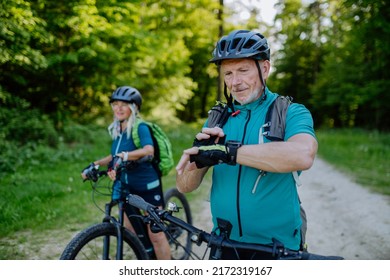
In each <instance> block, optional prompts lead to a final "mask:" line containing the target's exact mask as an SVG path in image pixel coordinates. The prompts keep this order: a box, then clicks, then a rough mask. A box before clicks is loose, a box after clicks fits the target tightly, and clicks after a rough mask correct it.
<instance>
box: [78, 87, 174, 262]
mask: <svg viewBox="0 0 390 280" xmlns="http://www.w3.org/2000/svg"><path fill="white" fill-rule="evenodd" d="M110 104H111V108H112V110H113V113H114V121H113V123H112V124H110V126H109V127H108V131H109V133H110V135H111V137H112V139H113V142H112V146H111V154H110V155H108V156H106V157H104V158H102V159H99V160H96V161H94V162H93V163H91V164H90V165H89V166H88V167H86V168H85V169H84V170H83V172H82V174H81V176H82V178H83V179H86V178H87V175H88V172H90V170H91V169H92V168H93V167H94V166H96V165H99V166H108V170H109V171H108V175H109V177H110V178H111V179H112V180H113V181H114V183H113V194H112V199H113V200H117V199H119V198H124V197H126V195H127V194H129V193H132V194H137V195H139V196H141V197H142V198H144V199H145V200H146V201H147V202H149V203H151V204H153V205H155V206H161V207H162V206H163V204H164V201H163V191H162V185H161V178H160V176H159V175H158V173H157V171H156V169H155V168H154V167H153V165H152V162H151V161H149V160H144V161H139V160H140V159H142V158H147V157H152V156H153V155H154V146H153V139H152V135H151V133H150V131H149V128H148V127H147V125H146V124H143V123H141V124H140V125H139V127H138V135H139V138H140V141H141V148H140V149H137V148H136V146H135V144H134V141H133V139H132V136H131V130H132V127H133V125H134V123H135V121H136V117H137V114H138V112H139V110H140V109H141V105H142V96H141V94H140V92H139V91H138V90H137V89H135V88H133V87H130V86H122V87H119V88H117V89H116V90H115V91H114V92H113V94H112V95H111V98H110ZM118 157H119V158H121V159H122V160H123V161H124V162H129V163H132V164H129V165H128V166H129V168H127V169H126V170H124V171H122V172H121V173H120V174H119V177H120V178H116V177H117V174H116V171H115V170H114V169H113V168H112V167H113V164H114V159H116V158H118ZM125 211H126V209H125ZM126 212H127V211H126ZM125 226H126V227H127V228H128V229H129V230H131V231H133V232H134V229H133V227H132V226H131V223H130V221H129V220H128V218H127V216H126V215H125ZM149 236H150V239H151V241H152V243H153V248H154V251H155V253H156V257H157V259H170V258H171V257H170V247H169V244H168V241H167V239H166V237H165V234H164V233H163V232H159V233H152V232H151V231H150V228H149Z"/></svg>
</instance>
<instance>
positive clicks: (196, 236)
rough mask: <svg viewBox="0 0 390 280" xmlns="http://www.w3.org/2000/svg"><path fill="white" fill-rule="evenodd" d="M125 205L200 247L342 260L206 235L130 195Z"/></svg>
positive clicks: (280, 257)
mask: <svg viewBox="0 0 390 280" xmlns="http://www.w3.org/2000/svg"><path fill="white" fill-rule="evenodd" d="M127 203H129V204H130V205H132V206H134V207H136V208H139V209H141V210H144V211H146V212H148V213H149V214H150V216H151V218H152V220H153V221H154V222H156V223H157V224H161V221H163V220H166V221H168V222H171V223H173V224H175V225H177V226H179V227H181V228H183V229H184V230H186V231H188V232H189V233H191V234H192V236H193V238H192V240H193V241H194V242H196V243H197V245H200V244H201V243H202V242H206V243H207V244H208V246H218V247H224V248H231V249H238V250H248V251H258V252H263V253H269V254H272V255H274V256H276V257H277V258H278V259H286V260H287V259H291V260H342V259H343V258H342V257H339V256H322V255H317V254H312V253H308V252H303V251H294V250H289V249H286V248H284V246H283V244H279V245H277V246H275V245H273V246H272V245H261V244H254V243H243V242H238V241H235V240H231V239H227V238H225V237H224V236H220V235H216V234H211V233H207V232H205V231H203V230H201V229H198V228H196V227H194V226H192V225H190V224H188V223H186V222H185V221H183V220H181V219H179V218H176V217H174V216H172V214H171V213H170V212H168V211H166V210H162V209H159V208H158V207H155V206H153V205H152V204H150V203H148V202H146V201H145V200H144V199H143V198H142V197H140V196H137V195H133V194H130V195H128V196H127Z"/></svg>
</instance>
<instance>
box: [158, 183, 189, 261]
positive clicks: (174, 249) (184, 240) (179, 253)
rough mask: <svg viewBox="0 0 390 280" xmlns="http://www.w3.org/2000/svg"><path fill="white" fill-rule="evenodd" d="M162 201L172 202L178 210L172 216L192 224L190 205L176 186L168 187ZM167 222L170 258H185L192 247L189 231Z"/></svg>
mask: <svg viewBox="0 0 390 280" xmlns="http://www.w3.org/2000/svg"><path fill="white" fill-rule="evenodd" d="M164 201H165V204H166V205H168V202H174V203H175V204H176V205H177V206H178V207H179V210H180V211H179V212H175V214H174V216H175V217H178V218H180V219H182V220H184V221H185V222H187V223H188V224H191V225H192V214H191V209H190V205H189V203H188V201H187V199H186V198H185V196H184V195H183V194H182V193H180V192H179V191H178V190H177V189H176V188H171V189H168V190H167V191H166V192H165V194H164ZM167 224H168V232H169V234H166V235H167V238H168V242H169V245H170V247H171V257H172V259H174V260H187V259H188V258H189V256H190V253H191V248H192V241H191V235H190V234H189V232H187V231H185V230H183V229H182V228H180V227H178V226H176V225H173V224H170V223H167Z"/></svg>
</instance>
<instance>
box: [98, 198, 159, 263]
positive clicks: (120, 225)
mask: <svg viewBox="0 0 390 280" xmlns="http://www.w3.org/2000/svg"><path fill="white" fill-rule="evenodd" d="M125 204H126V202H125V201H123V200H120V201H118V202H116V201H111V202H109V203H107V204H106V205H105V217H104V218H103V222H111V223H113V224H114V225H115V227H116V230H117V252H116V258H117V259H118V260H122V259H123V231H124V230H128V229H126V228H125V226H124V215H125V214H127V213H126V212H125V209H124V206H125ZM116 205H117V206H118V220H117V219H116V218H115V217H113V216H112V215H111V212H112V208H113V207H114V206H116ZM129 209H130V210H131V213H130V215H129V216H128V218H129V220H130V222H131V224H132V226H133V228H134V231H135V234H136V235H137V237H138V238H139V239H140V241H141V243H142V244H143V245H144V247H145V251H146V252H147V253H148V255H149V258H150V259H155V258H156V256H155V253H154V248H153V245H152V242H151V241H150V238H149V235H148V230H147V225H146V223H145V222H144V220H143V219H145V217H143V215H142V213H141V211H140V210H139V209H138V208H136V207H134V206H130V207H129ZM103 242H104V244H103V259H108V252H109V248H110V238H109V236H106V237H105V238H104V241H103Z"/></svg>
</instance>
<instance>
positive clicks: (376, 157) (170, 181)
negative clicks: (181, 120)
mask: <svg viewBox="0 0 390 280" xmlns="http://www.w3.org/2000/svg"><path fill="white" fill-rule="evenodd" d="M199 127H200V124H192V125H188V124H180V125H171V126H169V127H164V130H165V131H166V132H167V134H168V135H169V137H170V139H171V142H172V146H173V152H174V159H175V163H177V162H178V160H179V159H180V156H181V153H182V151H183V150H184V149H186V148H188V147H190V146H191V144H192V141H193V139H194V135H195V133H196V132H197V131H198V130H199ZM82 131H83V133H85V131H88V133H87V134H86V135H85V137H78V138H77V139H78V140H77V141H75V142H74V143H72V144H67V145H65V144H63V145H62V146H61V147H60V148H58V149H56V150H48V149H43V150H44V151H45V152H44V153H42V160H40V161H38V163H37V162H34V163H33V162H27V163H26V164H25V165H24V166H23V168H19V169H18V170H17V171H16V172H14V173H12V174H6V175H5V176H2V177H0V256H1V257H0V259H14V258H15V255H14V254H15V252H14V250H16V249H17V248H16V247H15V248H14V250H13V249H12V248H9V246H8V245H7V244H8V243H5V242H3V240H4V238H7V237H15V236H16V235H15V233H17V232H19V231H24V230H29V231H32V232H37V231H44V230H50V229H59V228H64V229H67V228H69V227H72V226H73V227H74V226H75V225H77V226H78V227H79V226H80V224H91V223H94V222H99V221H101V219H102V217H103V215H102V214H101V213H99V212H98V210H97V209H96V207H94V206H93V204H92V199H91V190H90V185H89V183H83V182H82V180H81V177H80V172H81V170H82V169H83V168H84V167H85V166H87V165H88V164H89V162H91V161H92V160H94V159H96V158H99V157H103V156H105V155H107V154H108V153H109V150H110V143H111V139H110V138H109V137H108V135H107V131H106V129H105V128H99V129H96V128H93V129H88V130H86V129H83V130H82ZM317 137H318V139H319V143H320V145H319V156H320V157H321V158H323V159H325V160H326V161H328V162H330V163H331V164H334V165H335V166H337V167H338V168H339V169H341V170H343V171H344V172H346V173H348V174H351V175H352V176H353V177H354V178H356V180H357V182H359V183H361V184H363V185H365V186H367V187H371V188H373V189H374V190H375V191H377V192H380V193H382V194H386V195H390V170H389V166H390V165H389V158H390V135H389V134H383V133H378V132H367V131H363V130H320V131H318V132H317ZM35 161H36V160H35ZM175 180H176V178H175V170H172V171H171V172H170V174H168V175H167V176H165V177H164V178H163V185H164V189H167V188H170V187H174V186H175ZM207 182H208V183H209V182H210V181H209V180H208V181H207ZM196 196H197V192H194V193H191V194H188V195H187V198H188V199H189V200H190V201H191V200H192V199H193V198H194V197H196ZM100 201H101V202H105V201H106V199H105V198H101V199H100ZM18 242H21V241H20V240H18ZM26 242H28V241H26ZM30 242H31V241H30ZM7 246H8V247H7ZM18 257H20V258H22V257H21V256H18Z"/></svg>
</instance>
